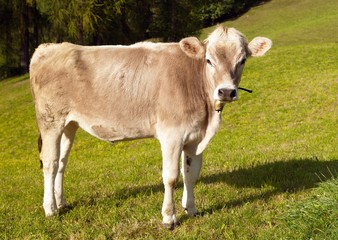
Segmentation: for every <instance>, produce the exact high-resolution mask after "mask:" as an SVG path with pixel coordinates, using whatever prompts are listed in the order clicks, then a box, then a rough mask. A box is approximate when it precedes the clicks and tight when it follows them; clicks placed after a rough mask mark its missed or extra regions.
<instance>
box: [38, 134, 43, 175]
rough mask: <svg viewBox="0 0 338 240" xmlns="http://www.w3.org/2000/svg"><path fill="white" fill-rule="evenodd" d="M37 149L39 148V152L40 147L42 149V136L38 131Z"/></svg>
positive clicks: (41, 165) (41, 164)
mask: <svg viewBox="0 0 338 240" xmlns="http://www.w3.org/2000/svg"><path fill="white" fill-rule="evenodd" d="M38 149H39V153H41V149H42V137H41V133H40V132H39V137H38ZM40 168H41V169H42V168H43V163H42V160H41V158H40Z"/></svg>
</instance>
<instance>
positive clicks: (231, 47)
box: [205, 26, 248, 55]
mask: <svg viewBox="0 0 338 240" xmlns="http://www.w3.org/2000/svg"><path fill="white" fill-rule="evenodd" d="M205 43H206V47H207V52H208V54H215V53H217V54H221V55H222V52H229V51H231V52H232V54H233V55H243V54H245V53H246V51H247V45H248V43H247V40H246V38H245V37H244V35H243V34H242V33H240V32H239V31H237V30H236V29H234V28H226V27H224V26H220V27H218V28H216V29H215V30H214V31H213V32H212V33H211V34H210V35H209V37H208V38H207V39H206V40H205Z"/></svg>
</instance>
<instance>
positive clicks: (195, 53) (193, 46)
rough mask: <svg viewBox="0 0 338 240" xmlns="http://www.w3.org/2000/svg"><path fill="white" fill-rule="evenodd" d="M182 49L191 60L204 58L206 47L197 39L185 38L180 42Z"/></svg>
mask: <svg viewBox="0 0 338 240" xmlns="http://www.w3.org/2000/svg"><path fill="white" fill-rule="evenodd" d="M179 44H180V47H181V49H182V51H183V52H185V54H187V55H188V56H189V57H191V58H195V59H201V58H204V51H205V50H204V45H203V44H202V43H201V41H200V40H198V39H197V38H195V37H187V38H183V39H182V40H181V41H180V43H179Z"/></svg>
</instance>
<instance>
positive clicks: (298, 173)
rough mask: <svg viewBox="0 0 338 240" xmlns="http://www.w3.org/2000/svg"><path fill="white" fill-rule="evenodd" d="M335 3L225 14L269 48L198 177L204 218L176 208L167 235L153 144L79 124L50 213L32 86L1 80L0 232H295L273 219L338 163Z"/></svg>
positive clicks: (248, 235)
mask: <svg viewBox="0 0 338 240" xmlns="http://www.w3.org/2000/svg"><path fill="white" fill-rule="evenodd" d="M337 7H338V4H337V3H336V1H333V0H329V1H325V2H323V1H320V0H316V1H314V0H300V1H291V0H283V1H282V0H273V1H271V2H269V3H267V4H265V5H262V6H259V7H256V8H254V9H252V10H250V11H249V12H248V13H247V14H245V15H244V16H242V17H241V18H239V19H237V20H235V21H231V22H227V23H225V24H226V25H228V26H234V27H236V28H238V29H239V30H241V31H242V32H243V33H245V34H246V35H247V36H248V38H249V39H251V38H253V37H254V36H255V35H256V34H259V35H262V36H267V37H270V38H271V39H272V40H273V42H274V46H273V49H272V50H271V52H269V53H268V55H267V56H266V57H264V58H260V59H251V60H250V61H248V63H247V66H246V69H245V73H244V76H243V80H242V84H241V85H242V86H244V87H247V88H251V89H254V93H253V94H247V93H241V96H240V101H238V102H237V103H234V104H231V105H228V106H226V108H225V110H224V113H223V127H222V129H221V130H220V132H219V133H218V135H216V137H215V138H214V139H213V141H212V143H211V144H210V146H209V147H208V148H207V150H206V152H205V161H204V166H203V169H202V174H201V181H200V182H199V183H198V184H197V186H196V196H197V206H199V208H200V210H201V213H202V215H201V216H199V217H196V218H190V219H188V218H185V217H184V215H183V213H182V211H181V208H180V207H179V206H178V211H179V216H180V218H181V220H182V222H183V225H182V226H181V227H180V228H178V229H176V230H175V231H173V232H167V231H165V230H163V229H162V228H161V226H160V224H159V223H160V218H161V216H160V209H161V204H162V197H163V187H162V184H161V174H160V170H161V160H160V159H161V154H160V149H159V144H158V143H157V142H156V141H155V140H141V141H132V142H128V143H118V144H115V145H114V146H113V147H111V146H110V145H109V144H107V143H103V142H99V141H98V140H96V139H94V138H91V137H90V136H88V135H86V134H84V133H83V132H79V134H78V137H77V140H76V143H75V145H74V148H73V151H72V153H71V157H70V163H69V166H68V169H67V173H66V183H65V184H66V197H67V200H68V203H69V204H70V206H71V210H70V211H68V212H66V213H65V214H62V215H60V216H59V217H55V218H52V219H45V218H44V217H43V212H42V208H41V201H42V191H43V188H42V174H41V171H40V170H39V164H38V154H37V149H36V128H35V120H34V110H33V104H32V100H31V96H30V90H29V84H28V82H27V81H23V80H22V79H10V80H6V81H2V82H0V146H1V150H2V151H1V152H0V169H1V171H0V189H2V191H1V195H0V238H5V239H6V238H8V239H12V238H24V237H25V238H28V239H29V238H32V239H35V238H44V239H48V238H53V239H57V238H73V239H83V238H87V239H88V238H101V239H105V238H109V237H112V238H128V239H131V238H154V239H158V238H170V237H176V238H190V239H191V238H200V239H210V238H216V237H223V238H229V239H234V238H240V239H252V238H261V239H266V238H280V236H286V237H287V236H291V237H292V236H293V235H292V232H294V231H296V230H297V229H296V230H295V229H294V228H292V229H288V228H287V226H286V225H285V224H284V222H283V220H280V219H281V216H283V215H284V214H287V210H285V207H284V206H285V204H288V203H290V202H291V203H292V202H301V201H303V200H304V199H307V198H309V197H310V196H312V188H314V187H316V186H317V183H318V182H319V181H320V180H319V178H318V177H317V176H316V175H317V174H324V175H330V173H329V170H328V169H330V171H331V172H333V173H335V172H337V170H338V163H337V160H338V150H337V147H336V146H337V145H338V142H337V138H336V134H337V132H336V126H337V119H338V118H337V92H338V84H337V83H338V70H337V62H338V47H337V39H338V37H337V31H336V29H337V23H338V15H337ZM207 32H210V29H206V30H205V31H203V33H202V38H204V37H205V36H206V34H207ZM18 126H19V127H18ZM88 166H89V167H88ZM177 190H178V191H177V194H176V203H177V204H178V203H179V201H180V199H181V191H182V186H181V185H180V186H179V187H178V189H177ZM295 226H297V224H295ZM281 229H282V230H281ZM281 233H283V234H285V235H279V234H281ZM313 234H315V233H313ZM297 236H299V237H302V236H304V235H302V233H301V232H300V233H298V234H297Z"/></svg>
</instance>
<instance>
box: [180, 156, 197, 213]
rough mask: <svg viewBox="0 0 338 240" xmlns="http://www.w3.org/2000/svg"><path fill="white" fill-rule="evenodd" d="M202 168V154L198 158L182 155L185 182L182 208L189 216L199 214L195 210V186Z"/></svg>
mask: <svg viewBox="0 0 338 240" xmlns="http://www.w3.org/2000/svg"><path fill="white" fill-rule="evenodd" d="M201 166H202V154H200V155H198V156H194V155H189V154H187V153H186V152H183V153H182V169H181V172H182V175H183V181H184V189H183V198H182V206H183V208H184V210H185V211H186V213H187V215H188V216H194V215H196V214H197V210H196V208H195V198H194V186H195V183H196V181H197V180H198V178H199V175H200V170H201Z"/></svg>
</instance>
